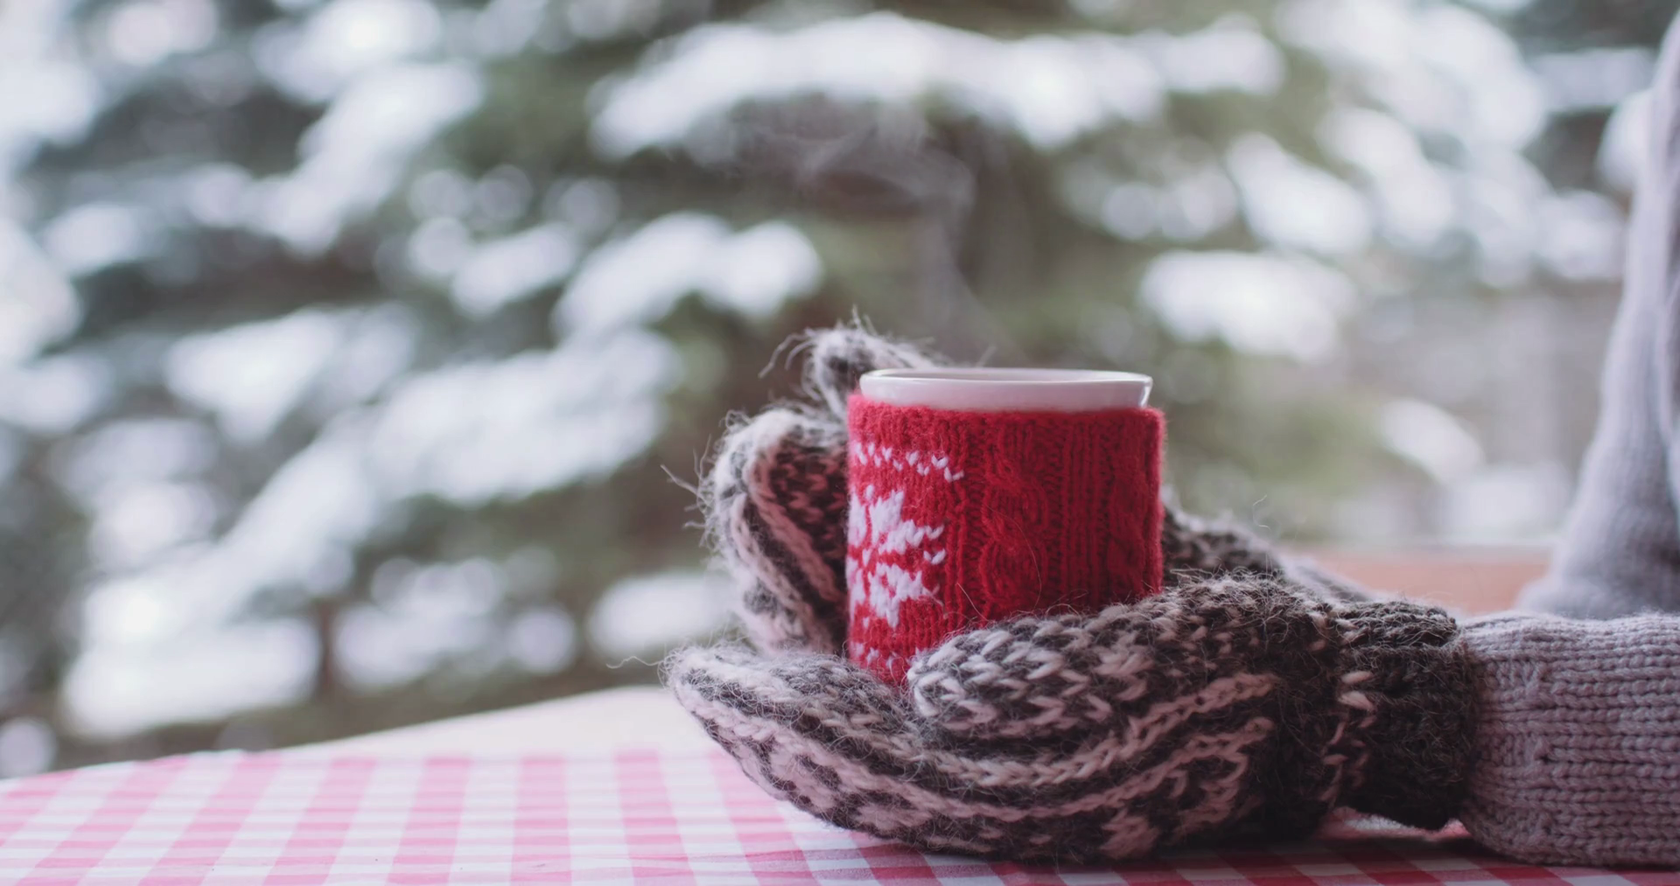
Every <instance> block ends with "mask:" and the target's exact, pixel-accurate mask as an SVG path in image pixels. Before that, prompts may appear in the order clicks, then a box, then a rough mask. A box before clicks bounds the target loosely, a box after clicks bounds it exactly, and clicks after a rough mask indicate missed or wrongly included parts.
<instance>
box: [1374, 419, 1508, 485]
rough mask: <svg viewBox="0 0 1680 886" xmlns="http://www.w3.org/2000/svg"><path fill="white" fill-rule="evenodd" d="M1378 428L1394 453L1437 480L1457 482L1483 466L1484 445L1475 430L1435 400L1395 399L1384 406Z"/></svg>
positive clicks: (1440, 481) (1450, 482)
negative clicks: (1432, 401)
mask: <svg viewBox="0 0 1680 886" xmlns="http://www.w3.org/2000/svg"><path fill="white" fill-rule="evenodd" d="M1377 429H1378V432H1379V433H1380V434H1381V435H1382V439H1383V442H1384V443H1385V444H1386V445H1387V446H1388V448H1389V449H1390V450H1391V451H1392V452H1394V454H1396V455H1398V456H1400V457H1402V458H1404V459H1406V460H1407V461H1410V462H1412V463H1413V464H1415V465H1417V466H1418V467H1419V468H1422V469H1423V470H1424V471H1426V472H1428V474H1429V475H1430V476H1431V477H1433V478H1434V479H1435V481H1436V482H1437V483H1441V484H1448V485H1450V484H1452V483H1455V482H1458V481H1460V480H1463V479H1464V478H1465V477H1467V476H1468V475H1469V474H1470V473H1471V472H1473V471H1475V470H1476V469H1477V468H1480V467H1481V466H1482V462H1483V459H1484V456H1483V453H1482V445H1481V444H1480V443H1479V442H1477V440H1476V436H1475V433H1474V431H1473V430H1472V429H1471V428H1470V427H1469V426H1468V425H1467V424H1465V423H1464V422H1462V421H1460V420H1459V419H1458V418H1457V417H1455V416H1454V415H1452V413H1449V412H1447V411H1446V410H1445V409H1442V408H1441V407H1439V406H1436V405H1435V404H1433V403H1426V402H1424V401H1422V400H1413V399H1400V400H1395V401H1394V402H1392V403H1389V404H1388V405H1387V406H1385V407H1383V410H1382V415H1381V417H1380V418H1379V419H1378V422H1377Z"/></svg>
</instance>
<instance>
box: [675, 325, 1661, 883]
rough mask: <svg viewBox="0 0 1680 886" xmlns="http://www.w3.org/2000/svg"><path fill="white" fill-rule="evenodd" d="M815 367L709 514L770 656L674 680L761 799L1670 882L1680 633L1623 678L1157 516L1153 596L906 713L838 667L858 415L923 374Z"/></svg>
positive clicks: (708, 483) (977, 634)
mask: <svg viewBox="0 0 1680 886" xmlns="http://www.w3.org/2000/svg"><path fill="white" fill-rule="evenodd" d="M805 347H806V349H807V351H808V360H809V363H808V368H807V373H806V377H807V384H808V388H809V393H810V394H811V395H812V402H811V403H809V404H796V405H787V406H781V407H777V408H773V409H770V410H768V411H766V412H764V413H762V414H760V415H758V416H757V417H755V418H753V419H751V420H746V421H740V422H737V423H736V424H734V425H733V426H732V427H731V429H730V431H729V433H728V434H727V436H726V437H725V439H724V441H723V444H722V446H721V448H720V451H719V453H718V456H717V459H716V461H715V463H714V466H713V469H712V471H711V473H710V475H709V476H708V477H707V478H706V479H705V481H704V483H703V484H702V489H701V493H702V503H703V505H704V506H705V507H706V509H707V518H708V520H707V523H708V528H709V531H710V535H711V540H712V542H713V544H714V546H715V548H716V550H717V551H718V553H719V555H720V557H721V559H722V561H723V563H724V564H725V565H726V566H727V567H728V568H729V570H730V571H731V572H732V573H733V575H734V578H735V580H736V581H737V583H738V587H739V589H740V596H739V600H738V610H739V614H740V616H741V618H742V620H743V622H744V623H745V625H746V627H747V630H748V634H749V636H750V638H751V641H752V643H753V644H754V646H755V647H756V649H749V648H745V647H726V648H714V649H689V650H685V651H682V652H679V653H676V654H674V655H673V656H672V657H671V658H670V659H669V661H668V662H667V665H666V679H667V681H668V683H669V684H670V686H671V688H672V689H673V691H674V692H675V694H676V697H677V699H678V701H679V702H680V703H681V704H682V705H683V706H684V707H686V708H687V709H688V710H689V711H690V712H692V713H693V714H694V715H695V716H696V717H697V718H698V719H699V720H700V721H701V723H702V724H703V725H704V726H705V728H706V729H707V731H708V732H709V733H710V734H711V736H712V737H713V738H714V739H715V740H716V741H717V742H718V743H719V744H720V745H722V746H723V748H724V749H725V750H727V751H728V752H729V753H730V754H732V755H733V756H734V757H735V758H736V759H737V760H739V761H740V763H741V766H742V768H743V769H744V770H745V772H746V773H747V774H748V775H749V776H750V777H752V778H753V779H754V780H755V781H756V782H758V783H759V784H760V785H761V786H763V787H764V788H765V789H766V790H767V791H769V792H770V793H772V794H774V795H776V796H778V797H781V798H785V799H787V800H789V801H791V802H792V803H794V804H795V805H797V806H799V807H800V808H802V809H805V810H806V811H808V812H811V813H812V814H814V815H817V816H819V817H821V818H823V819H826V820H828V821H830V822H833V823H835V824H838V825H841V826H843V827H847V828H852V829H856V830H860V831H866V832H869V833H872V834H876V835H879V836H883V837H888V838H892V839H897V840H901V841H903V842H905V843H908V844H910V845H913V846H917V847H920V848H924V849H929V850H936V851H958V852H966V853H972V854H978V855H985V856H994V857H1007V858H1012V859H1018V860H1048V861H1095V860H1114V859H1125V858H1132V857H1136V856H1140V855H1145V854H1148V853H1150V852H1153V851H1155V850H1158V849H1161V848H1165V847H1171V846H1180V845H1186V844H1195V843H1205V842H1210V841H1223V840H1232V839H1251V838H1259V839H1274V838H1295V837H1301V836H1305V835H1307V834H1309V833H1311V832H1312V831H1313V830H1314V829H1315V828H1316V827H1317V826H1318V825H1319V823H1320V822H1321V821H1322V819H1323V817H1324V816H1325V814H1326V813H1328V812H1329V811H1330V810H1331V809H1333V808H1335V807H1337V806H1351V807H1353V808H1355V809H1359V810H1363V811H1367V812H1371V813H1375V814H1379V815H1383V816H1386V817H1389V818H1392V819H1395V820H1397V821H1400V822H1403V823H1406V824H1411V825H1416V826H1421V827H1426V828H1434V827H1439V826H1441V825H1443V824H1445V823H1446V822H1447V821H1448V820H1449V819H1450V818H1452V817H1454V816H1462V817H1463V819H1464V820H1465V823H1466V824H1467V825H1468V826H1469V827H1470V829H1471V831H1472V833H1473V834H1475V835H1476V836H1477V837H1478V838H1479V839H1481V840H1483V841H1484V842H1486V843H1488V844H1489V845H1491V846H1493V848H1495V849H1499V850H1501V851H1504V852H1507V853H1510V854H1513V855H1518V856H1521V857H1526V858H1531V859H1536V860H1559V861H1573V862H1577V863H1608V862H1634V861H1668V862H1674V861H1680V839H1677V838H1675V837H1674V836H1671V835H1673V834H1675V833H1676V832H1677V831H1680V800H1676V799H1674V797H1675V794H1674V791H1673V790H1672V788H1673V787H1675V786H1680V700H1677V699H1676V697H1675V696H1676V692H1675V690H1680V678H1676V677H1674V676H1673V674H1675V673H1677V672H1680V671H1677V670H1676V668H1677V667H1680V621H1676V620H1672V619H1671V620H1666V621H1665V620H1661V619H1646V620H1645V622H1646V623H1645V624H1642V625H1641V626H1639V627H1637V629H1629V630H1633V631H1634V632H1635V633H1636V634H1637V638H1636V639H1637V640H1638V642H1636V643H1635V644H1634V645H1633V646H1632V647H1631V648H1633V649H1635V650H1637V653H1638V656H1639V657H1638V659H1637V661H1635V662H1633V664H1631V665H1629V664H1627V663H1626V662H1625V660H1619V659H1618V658H1617V657H1616V656H1615V655H1614V654H1613V653H1612V652H1611V650H1612V649H1613V647H1614V646H1615V645H1616V643H1617V642H1618V637H1619V635H1618V634H1617V632H1616V631H1614V630H1612V631H1610V632H1608V633H1607V632H1605V631H1603V630H1597V629H1593V630H1588V629H1586V628H1583V627H1582V626H1580V625H1578V624H1576V623H1571V622H1563V621H1561V620H1555V619H1537V618H1530V617H1510V618H1505V619H1499V620H1494V621H1490V622H1487V623H1485V624H1473V625H1469V626H1461V625H1460V624H1458V623H1457V622H1456V621H1455V620H1454V619H1453V618H1452V617H1450V616H1449V615H1448V614H1447V613H1445V612H1444V611H1442V610H1440V609H1435V608H1431V607H1427V606H1421V605H1417V604H1413V603H1407V602H1398V601H1384V602H1379V601H1373V600H1370V599H1368V598H1366V597H1364V596H1363V595H1361V594H1360V593H1359V592H1358V590H1357V589H1355V588H1353V587H1351V586H1350V585H1348V584H1346V583H1344V582H1341V581H1339V580H1337V579H1335V578H1334V577H1331V576H1328V575H1325V574H1323V573H1321V572H1319V571H1317V570H1315V569H1313V568H1311V567H1310V566H1308V565H1305V564H1301V563H1297V562H1293V561H1291V560H1289V559H1287V558H1284V557H1282V556H1280V555H1278V554H1276V553H1274V552H1272V551H1270V550H1269V549H1267V548H1266V547H1265V546H1264V545H1262V544H1260V543H1258V542H1256V541H1255V540H1253V539H1252V538H1250V537H1249V536H1247V535H1246V534H1244V533H1242V532H1240V531H1236V530H1231V529H1221V528H1215V527H1209V526H1207V525H1204V524H1202V523H1200V522H1198V521H1195V520H1193V519H1190V518H1187V517H1184V516H1181V515H1178V514H1176V513H1175V512H1174V511H1172V510H1171V509H1167V511H1166V516H1165V518H1164V522H1163V526H1162V555H1163V562H1164V564H1165V567H1164V570H1163V576H1162V587H1163V588H1164V590H1163V592H1162V593H1161V594H1159V595H1158V596H1155V597H1150V598H1147V599H1145V600H1142V601H1140V602H1137V603H1131V604H1121V605H1114V606H1110V607H1108V608H1106V609H1103V610H1102V611H1100V612H1097V613H1095V614H1063V615H1054V616H1039V617H1023V618H1018V619H1015V620H1011V621H1004V622H999V623H995V624H991V625H988V626H984V627H980V628H976V629H973V630H970V631H967V632H964V633H959V634H957V635H955V636H952V637H950V638H949V639H947V640H946V641H945V642H944V643H942V644H941V645H939V646H937V647H936V648H934V649H931V650H929V651H927V652H925V653H923V654H922V655H920V656H917V657H916V659H915V660H914V662H913V664H912V665H911V666H910V669H909V672H908V674H907V676H906V685H904V686H897V685H889V684H887V683H884V682H882V681H881V680H880V679H878V678H877V677H876V676H874V675H873V674H871V673H870V672H868V671H866V670H864V669H862V668H860V667H858V666H857V665H855V664H853V663H851V662H849V661H847V660H846V659H845V658H843V657H842V654H843V650H844V649H845V639H846V625H847V617H846V616H847V606H846V587H845V581H844V574H845V573H844V569H845V558H846V538H845V528H846V520H847V490H846V477H845V471H846V459H845V450H846V431H845V427H846V425H845V415H844V410H845V408H846V395H847V394H848V393H849V392H850V391H851V389H852V387H853V385H854V383H855V381H856V379H857V377H858V376H859V375H860V374H861V373H862V372H864V371H866V370H868V369H871V368H877V367H891V366H920V365H927V364H928V363H930V362H931V361H930V358H929V357H928V356H927V355H925V354H923V353H922V352H920V351H918V350H916V349H914V348H910V347H906V346H904V345H900V344H896V343H893V342H889V341H886V340H883V339H880V338H877V337H875V336H872V335H869V334H867V333H864V332H861V331H859V330H856V329H850V328H842V329H837V330H832V331H828V332H822V333H816V334H814V335H812V336H811V337H810V338H809V339H808V340H807V342H806V343H805ZM1658 622H1661V623H1658ZM1609 624H1614V623H1609ZM1595 631H1596V632H1595ZM1664 632H1666V633H1664ZM1630 636H1631V635H1630ZM1621 639H1622V640H1624V641H1625V640H1627V639H1628V638H1626V637H1623V638H1621ZM1667 640H1672V641H1674V642H1672V643H1668V645H1666V646H1665V645H1664V643H1665V641H1667ZM1664 667H1666V668H1668V670H1667V671H1666V672H1665V673H1662V674H1661V676H1659V675H1658V669H1661V668H1664ZM1659 701H1660V704H1659V703H1658V702H1659ZM1653 705H1655V706H1656V707H1655V708H1653V707H1652V706H1653ZM1640 710H1645V711H1650V710H1655V711H1657V713H1649V712H1647V713H1645V714H1643V715H1636V714H1635V713H1634V712H1636V711H1640ZM1653 748H1659V750H1655V751H1654V750H1653ZM1663 754H1667V756H1666V757H1664V756H1663ZM1641 755H1643V756H1641ZM1641 766H1642V767H1643V768H1641ZM1653 778H1655V779H1656V780H1655V781H1654V782H1653V781H1652V780H1651V779H1653ZM1653 784H1655V785H1667V786H1668V787H1667V788H1660V789H1659V788H1654V787H1653ZM1608 790H1619V791H1621V792H1622V793H1621V794H1619V795H1613V794H1611V793H1606V791H1608ZM1665 816H1666V817H1665Z"/></svg>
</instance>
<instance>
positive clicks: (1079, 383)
mask: <svg viewBox="0 0 1680 886" xmlns="http://www.w3.org/2000/svg"><path fill="white" fill-rule="evenodd" d="M1154 385H1155V380H1154V379H1153V378H1150V377H1149V376H1147V375H1143V374H1142V373H1137V372H1119V371H1115V370H1107V369H992V368H986V367H958V368H949V369H944V368H940V369H877V370H875V371H873V372H866V373H864V374H863V376H862V377H861V378H860V379H859V381H858V390H859V392H860V393H861V394H862V395H863V396H865V397H868V398H870V399H874V400H879V401H881V402H883V403H889V404H893V405H896V406H922V407H927V408H930V409H942V410H954V411H964V412H971V411H978V412H1014V411H1026V412H1099V411H1106V410H1111V409H1137V408H1142V407H1144V406H1147V405H1148V403H1149V394H1150V391H1151V389H1152V388H1153V387H1154Z"/></svg>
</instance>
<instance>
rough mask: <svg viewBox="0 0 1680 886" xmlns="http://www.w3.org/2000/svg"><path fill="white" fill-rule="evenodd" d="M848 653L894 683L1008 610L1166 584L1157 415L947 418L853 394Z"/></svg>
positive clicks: (1131, 593) (1084, 606)
mask: <svg viewBox="0 0 1680 886" xmlns="http://www.w3.org/2000/svg"><path fill="white" fill-rule="evenodd" d="M848 410H849V412H848V414H849V429H848V430H849V436H850V441H851V443H850V456H849V459H848V462H847V470H848V472H849V475H850V478H851V479H850V489H851V509H850V528H849V531H848V537H849V542H850V543H849V553H848V558H847V562H846V578H847V585H848V588H849V591H850V599H851V625H850V629H849V638H850V639H849V642H848V647H847V648H848V653H849V654H850V656H851V658H852V659H853V660H854V661H858V662H859V663H861V664H863V665H864V666H865V667H867V668H869V669H870V670H873V671H875V672H876V673H877V674H879V675H881V677H882V678H883V679H885V680H888V681H889V682H896V681H898V680H900V679H902V677H903V675H904V672H905V669H906V668H908V667H909V664H910V660H911V658H912V657H913V656H914V655H915V654H916V653H918V652H920V651H922V650H924V649H927V648H929V647H931V646H933V645H934V644H936V643H938V642H939V641H940V640H942V639H944V638H945V637H947V636H949V635H951V634H952V633H955V632H956V631H959V630H963V629H965V628H970V627H976V626H981V625H985V624H989V623H991V622H994V621H997V620H999V619H1002V618H1012V617H1015V616H1018V615H1024V614H1033V613H1046V612H1050V611H1052V610H1071V611H1075V612H1082V613H1092V612H1095V611H1097V610H1099V609H1101V608H1102V607H1104V606H1106V605H1108V604H1110V603H1115V602H1120V601H1125V600H1135V599H1139V598H1141V597H1144V596H1147V595H1149V594H1152V593H1155V592H1156V591H1157V590H1159V589H1160V586H1161V505H1160V470H1161V469H1160V465H1161V436H1162V420H1161V414H1160V413H1159V412H1156V411H1155V410H1151V409H1120V410H1108V411H1102V412H1077V413H1055V412H995V413H992V412H955V411H948V410H936V409H926V408H921V407H904V406H895V405H891V404H887V403H881V402H878V401H874V400H870V399H868V398H866V397H863V396H862V395H858V394H854V395H852V398H851V401H850V403H849V406H848Z"/></svg>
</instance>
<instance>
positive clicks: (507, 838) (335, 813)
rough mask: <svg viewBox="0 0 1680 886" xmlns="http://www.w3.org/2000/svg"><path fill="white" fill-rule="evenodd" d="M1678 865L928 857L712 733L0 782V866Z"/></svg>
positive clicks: (1639, 877) (196, 883)
mask: <svg viewBox="0 0 1680 886" xmlns="http://www.w3.org/2000/svg"><path fill="white" fill-rule="evenodd" d="M868 881H880V882H886V883H893V884H901V886H911V884H1039V883H1066V884H1073V883H1080V884H1089V883H1136V884H1195V886H1232V884H1266V886H1294V884H1424V886H1429V884H1469V883H1477V884H1542V883H1544V884H1573V886H1613V884H1614V886H1628V884H1639V886H1649V884H1658V883H1664V884H1680V874H1676V873H1674V872H1666V871H1665V872H1651V871H1618V872H1609V871H1602V870H1588V869H1580V868H1540V867H1532V866H1526V865H1519V864H1512V863H1509V862H1505V861H1501V860H1499V859H1497V858H1493V857H1490V856H1488V855H1486V854H1485V853H1482V852H1480V851H1478V850H1477V849H1476V848H1475V847H1473V846H1472V845H1470V844H1469V843H1468V842H1467V841H1466V840H1465V839H1464V838H1463V834H1462V832H1458V833H1449V834H1446V835H1444V836H1436V837H1432V838H1429V839H1425V838H1423V837H1421V836H1419V835H1417V834H1414V833H1410V832H1407V831H1404V830H1402V829H1399V828H1397V827H1395V826H1393V825H1389V824H1385V823H1381V822H1377V821H1373V820H1369V819H1365V820H1344V821H1339V822H1337V823H1335V824H1334V825H1332V826H1331V827H1330V828H1328V829H1327V830H1326V832H1325V834H1324V835H1323V836H1322V837H1321V838H1320V839H1319V840H1318V841H1316V842H1314V843H1311V844H1306V845H1296V846H1288V847H1272V848H1267V849H1244V850H1233V851H1204V852H1195V853H1178V854H1174V855H1172V856H1169V857H1165V858H1162V859H1159V860H1154V861H1148V862H1142V863H1137V864H1131V865H1124V866H1119V867H1114V868H1080V869H1068V868H1063V869H1052V868H1042V867H1028V866H1023V865H1017V864H1009V863H1000V862H984V861H977V860H974V859H969V858H958V857H950V856H930V855H923V854H921V853H918V852H911V851H908V850H906V849H903V848H900V847H898V846H895V845H892V844H887V843H882V842H880V841H878V840H875V839H872V838H869V837H863V836H858V835H855V834H850V833H847V832H844V831H839V830H835V829H833V828H831V827H828V826H827V825H824V824H822V823H820V822H818V821H816V820H814V819H812V818H809V817H807V816H805V815H803V814H802V813H800V812H798V811H796V810H794V809H792V808H791V807H788V806H786V805H782V804H777V803H775V802H774V801H772V800H770V799H769V798H768V797H766V796H765V794H764V793H763V792H762V791H760V790H759V789H758V788H757V787H755V786H753V785H752V784H751V783H750V782H748V781H747V780H746V778H745V777H743V776H742V775H741V773H740V771H739V770H738V769H737V768H736V766H735V763H734V762H733V761H731V760H729V759H728V758H726V757H724V756H722V755H721V754H719V753H715V752H689V753H670V752H656V751H642V752H635V751H626V752H623V753H619V754H617V755H612V756H568V757H530V758H525V759H505V758H466V757H439V758H432V759H425V760H400V759H369V758H357V757H342V758H334V757H322V756H308V755H302V754H296V753H278V754H258V755H244V754H213V755H200V756H194V757H183V758H174V759H167V760H159V761H155V762H150V763H124V764H117V765H110V766H101V767H95V768H91V769H82V770H76V771H71V772H61V773H54V774H50V775H43V776H39V777H36V778H28V779H21V780H17V781H11V782H0V883H6V884H31V886H46V884H55V886H56V884H72V883H88V884H147V886H222V884H240V886H247V884H266V886H308V884H326V883H331V884H346V886H348V884H371V883H403V884H441V883H451V884H453V883H464V884H492V883H583V884H597V883H691V884H735V883H741V884H753V883H762V884H815V883H821V884H828V883H835V884H838V883H847V884H856V883H859V882H868Z"/></svg>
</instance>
